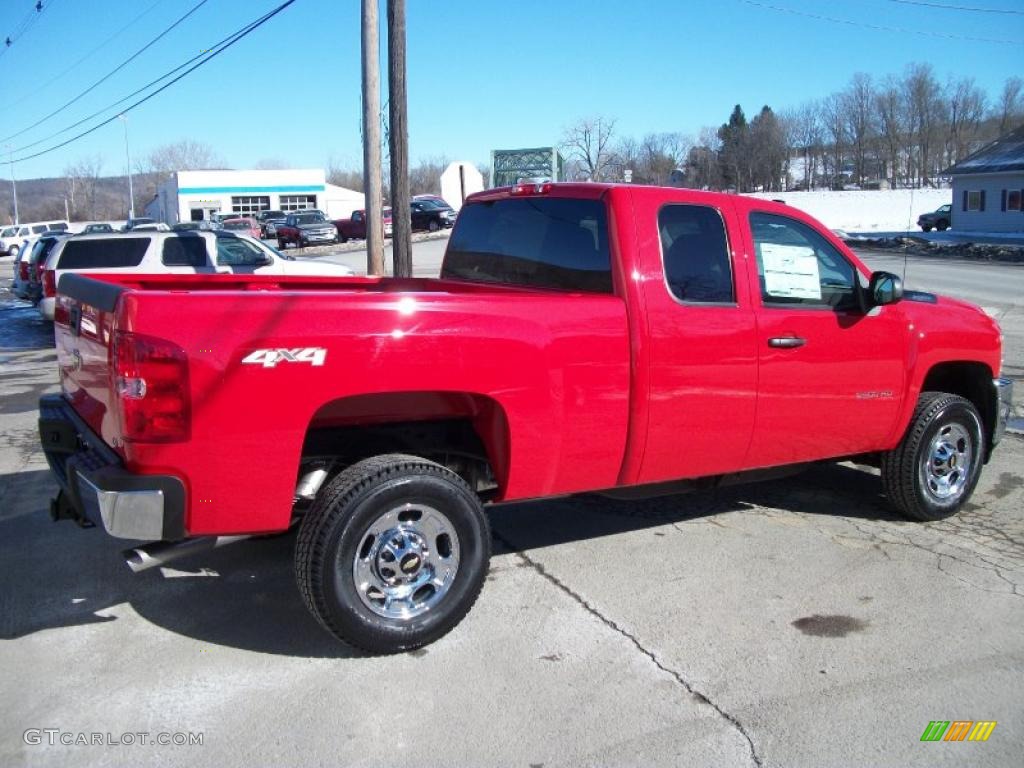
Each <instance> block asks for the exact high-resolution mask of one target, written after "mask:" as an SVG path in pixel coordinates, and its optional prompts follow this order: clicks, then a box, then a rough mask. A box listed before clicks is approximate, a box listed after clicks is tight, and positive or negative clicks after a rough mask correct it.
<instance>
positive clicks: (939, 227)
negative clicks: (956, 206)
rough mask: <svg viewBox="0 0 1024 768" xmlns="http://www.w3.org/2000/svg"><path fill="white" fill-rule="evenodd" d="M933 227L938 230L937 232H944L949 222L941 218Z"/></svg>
mask: <svg viewBox="0 0 1024 768" xmlns="http://www.w3.org/2000/svg"><path fill="white" fill-rule="evenodd" d="M935 228H936V229H937V230H939V232H945V231H946V230H947V229H949V222H948V221H946V220H945V219H942V220H941V221H939V222H938V223H937V224H936V225H935Z"/></svg>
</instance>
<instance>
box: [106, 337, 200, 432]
mask: <svg viewBox="0 0 1024 768" xmlns="http://www.w3.org/2000/svg"><path fill="white" fill-rule="evenodd" d="M110 357H111V362H112V365H111V376H112V378H113V387H114V395H115V397H116V401H117V405H118V411H119V415H120V418H121V435H122V437H123V438H124V439H125V440H128V441H135V442H150V443H176V442H182V441H185V440H188V439H189V437H190V435H191V424H192V413H191V411H192V407H191V396H190V394H189V391H190V390H189V378H188V357H187V356H186V355H185V351H184V350H183V349H181V348H180V347H178V346H177V345H176V344H172V343H171V342H169V341H166V340H164V339H157V338H154V337H152V336H144V335H142V334H138V333H130V332H128V331H117V332H115V334H114V344H113V347H112V348H111V352H110Z"/></svg>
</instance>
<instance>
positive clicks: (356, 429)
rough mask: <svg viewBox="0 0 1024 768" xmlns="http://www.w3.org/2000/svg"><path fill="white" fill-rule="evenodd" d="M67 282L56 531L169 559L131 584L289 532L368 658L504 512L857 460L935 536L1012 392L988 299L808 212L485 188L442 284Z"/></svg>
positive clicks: (432, 602)
mask: <svg viewBox="0 0 1024 768" xmlns="http://www.w3.org/2000/svg"><path fill="white" fill-rule="evenodd" d="M59 289H60V293H61V294H62V295H61V297H60V303H59V305H58V308H57V319H56V323H55V329H56V343H57V357H58V365H59V371H60V381H61V389H62V394H60V395H55V396H48V397H44V398H43V400H42V401H41V404H40V408H41V417H40V433H41V439H42V443H43V447H44V449H45V451H46V455H47V458H48V459H49V461H50V464H51V466H52V468H53V471H54V472H55V474H56V476H57V478H58V480H59V482H60V485H61V487H62V491H61V493H60V495H59V496H58V498H57V499H55V501H54V504H53V512H54V515H55V517H70V518H75V519H78V520H79V521H80V522H84V521H86V520H91V521H94V522H96V523H98V524H101V525H103V526H104V527H105V528H106V530H107V531H108V533H110V534H112V535H114V536H119V537H125V538H130V539H153V540H157V541H155V542H154V543H153V544H152V545H149V546H146V547H141V548H138V549H136V550H135V551H134V552H133V553H132V556H131V562H132V563H133V564H134V565H135V567H136V568H141V567H145V566H146V565H147V564H152V563H160V562H165V561H166V560H168V559H169V558H170V557H173V556H174V555H175V554H176V553H180V552H183V551H184V552H188V551H193V550H194V549H196V548H202V547H210V546H215V545H218V544H221V543H224V542H225V541H228V540H231V537H236V536H240V535H241V536H244V535H251V534H267V533H272V532H280V531H285V530H287V529H288V528H290V527H291V526H292V525H297V526H298V528H299V531H298V539H297V545H296V552H295V569H296V576H297V580H298V584H299V589H300V592H301V593H302V595H303V598H304V600H305V602H306V604H307V606H308V607H309V609H310V610H311V611H312V612H313V614H314V615H315V616H316V617H317V618H318V619H319V621H320V622H321V624H322V625H323V626H324V627H325V628H326V629H327V630H328V631H330V632H331V633H333V634H334V635H335V636H337V637H338V638H340V639H342V640H345V641H347V642H349V643H352V644H355V645H357V646H360V647H362V648H366V649H369V650H372V651H378V652H391V651H398V650H404V649H409V648H414V647H417V646H420V645H423V644H425V643H428V642H431V641H432V640H434V639H436V638H437V637H439V636H441V635H442V634H444V633H445V632H447V631H448V630H450V629H451V628H452V627H453V626H454V625H455V624H456V623H458V621H459V620H460V619H461V618H462V616H464V615H465V613H466V612H467V611H468V610H469V608H470V607H471V605H472V604H473V602H474V600H475V599H476V597H477V595H478V593H479V591H480V589H481V586H482V584H483V583H484V577H485V574H486V570H487V561H488V558H489V553H490V541H491V538H490V533H489V530H488V524H487V518H486V516H485V514H484V506H483V505H484V504H485V503H493V502H506V501H512V500H517V499H537V498H541V497H546V496H553V495H557V494H572V493H579V492H584V491H606V492H611V493H616V494H622V493H625V492H629V493H631V494H643V493H665V492H668V491H676V490H680V489H683V488H685V487H687V485H697V486H698V487H710V486H712V485H714V484H715V483H720V482H732V481H733V480H735V479H736V478H742V477H746V476H758V477H761V476H765V475H767V474H771V472H772V471H774V470H776V469H778V468H785V467H794V466H799V465H801V464H805V463H807V462H813V461H819V460H832V459H835V460H839V459H844V458H851V457H857V458H858V460H859V461H862V462H875V463H877V464H878V465H879V466H880V467H881V472H882V481H883V487H884V490H885V492H886V494H887V496H888V500H889V502H890V503H891V504H892V506H893V507H895V508H896V509H897V510H899V511H901V512H902V513H904V514H905V515H907V516H908V517H910V518H913V519H917V520H934V519H938V518H943V517H946V516H948V515H952V514H954V513H955V512H957V511H958V510H959V509H960V508H961V507H962V505H963V504H964V502H965V501H966V500H967V499H968V497H969V496H970V495H971V492H972V491H973V489H974V487H975V484H976V483H977V481H978V476H979V473H980V472H981V468H982V465H983V464H984V463H985V462H986V461H987V460H988V457H989V455H990V452H991V451H992V449H993V447H994V446H995V445H996V443H997V442H998V441H999V439H1000V437H1001V436H1002V434H1003V430H1004V428H1005V423H1006V419H1007V415H1008V412H1009V406H1010V399H1011V384H1010V382H1009V381H1008V380H1006V379H1002V378H1000V351H1001V349H1000V348H1001V339H1000V331H999V328H998V326H997V324H996V323H995V321H993V320H992V319H991V318H989V317H988V316H987V315H986V314H984V313H983V312H982V311H980V310H979V309H978V308H976V307H974V306H972V305H969V304H966V303H964V302H961V301H957V300H954V299H948V298H942V297H936V296H933V295H931V294H925V293H916V292H910V291H906V292H904V291H903V289H902V286H901V284H900V280H899V278H898V277H896V276H895V275H891V274H887V273H875V274H871V273H869V271H868V270H867V269H866V268H865V267H864V265H863V264H862V263H861V262H860V261H859V260H858V259H857V258H856V256H855V255H854V254H853V253H852V252H850V251H849V250H848V249H847V248H846V247H845V246H844V245H843V243H842V242H840V241H838V240H837V239H836V238H835V237H834V236H833V235H832V234H831V233H830V232H829V231H828V230H827V229H825V228H823V227H822V226H821V225H820V224H819V223H818V222H816V221H814V220H812V219H811V218H809V217H807V216H806V215H804V214H802V213H800V212H799V211H796V210H794V209H792V208H789V207H787V206H785V205H782V204H779V203H774V202H769V201H764V200H755V199H750V198H744V197H739V196H735V195H720V194H713V193H704V192H695V191H689V190H682V189H664V188H655V187H640V186H628V185H619V186H617V185H603V184H554V185H552V184H548V183H533V182H529V183H522V184H519V185H516V186H515V187H512V188H503V189H496V190H489V191H486V192H482V193H478V194H476V195H473V196H471V197H470V198H469V199H468V200H467V203H466V205H465V206H464V207H463V208H462V211H461V213H460V215H459V218H458V222H457V224H456V226H455V229H454V230H453V233H452V236H451V239H450V241H449V243H448V247H447V252H446V254H445V259H444V263H443V267H442V270H441V277H440V279H387V278H384V279H381V278H354V277H353V278H313V277H308V278H292V277H271V278H261V277H256V276H186V275H182V276H177V275H175V276H155V277H144V276H129V275H111V276H109V277H99V276H90V277H87V276H79V275H68V276H65V277H62V278H61V281H60V285H59ZM240 314H244V317H245V322H244V323H240V322H237V321H236V318H237V317H238V316H239V315H240ZM746 473H750V474H749V475H748V474H746ZM695 481H696V482H695ZM865 482H870V480H869V479H868V478H867V476H865Z"/></svg>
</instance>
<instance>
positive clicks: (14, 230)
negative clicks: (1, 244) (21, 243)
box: [0, 227, 18, 237]
mask: <svg viewBox="0 0 1024 768" xmlns="http://www.w3.org/2000/svg"><path fill="white" fill-rule="evenodd" d="M16 234H18V228H17V227H8V228H7V229H5V230H4V231H3V232H0V237H14V236H15V235H16Z"/></svg>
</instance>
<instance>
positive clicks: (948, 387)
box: [921, 361, 999, 446]
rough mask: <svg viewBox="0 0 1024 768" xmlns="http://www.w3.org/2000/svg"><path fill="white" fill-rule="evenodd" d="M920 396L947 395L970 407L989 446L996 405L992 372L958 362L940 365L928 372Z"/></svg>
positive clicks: (981, 366) (977, 365) (974, 365)
mask: <svg viewBox="0 0 1024 768" xmlns="http://www.w3.org/2000/svg"><path fill="white" fill-rule="evenodd" d="M921 391H922V392H948V393H950V394H952V395H960V397H963V398H965V399H967V400H970V401H971V403H973V405H974V407H975V408H977V409H978V413H979V414H980V415H981V423H982V426H984V428H985V435H986V441H987V442H988V443H989V446H991V438H992V430H993V429H994V428H995V424H996V414H997V409H998V406H999V404H998V403H997V402H996V393H995V390H994V389H993V388H992V370H991V369H990V368H989V367H988V366H987V365H985V364H984V363H974V362H969V361H957V362H949V363H940V364H938V365H936V366H935V367H933V368H932V369H931V370H929V371H928V375H927V376H926V377H925V379H924V383H923V384H922V385H921Z"/></svg>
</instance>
